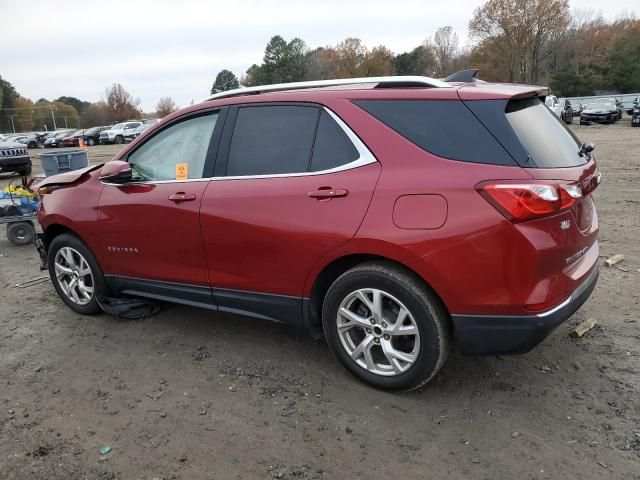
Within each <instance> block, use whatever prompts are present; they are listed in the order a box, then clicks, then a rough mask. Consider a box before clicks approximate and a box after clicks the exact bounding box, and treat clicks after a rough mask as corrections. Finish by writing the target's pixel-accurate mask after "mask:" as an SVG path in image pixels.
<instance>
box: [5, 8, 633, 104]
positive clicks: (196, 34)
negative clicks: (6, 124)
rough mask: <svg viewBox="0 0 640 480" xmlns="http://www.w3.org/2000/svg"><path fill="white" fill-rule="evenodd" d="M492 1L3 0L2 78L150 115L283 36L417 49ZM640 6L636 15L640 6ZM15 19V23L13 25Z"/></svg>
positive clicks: (252, 59) (246, 63) (257, 58)
mask: <svg viewBox="0 0 640 480" xmlns="http://www.w3.org/2000/svg"><path fill="white" fill-rule="evenodd" d="M482 3H484V2H483V0H421V1H414V0H406V1H405V0H353V1H349V0H323V1H321V2H312V1H306V0H295V1H292V0H280V1H274V0H272V1H266V0H226V1H224V2H221V1H217V0H216V1H214V0H210V1H203V0H172V1H167V0H155V1H151V0H129V1H120V0H108V1H103V2H87V1H86V0H84V1H76V0H59V1H51V0H49V1H33V0H21V1H16V0H0V23H1V24H2V27H1V28H0V76H2V77H3V78H4V79H5V80H8V81H9V82H11V83H12V84H13V85H14V87H15V88H16V89H17V90H18V92H19V93H20V94H21V95H22V96H24V97H27V98H31V99H32V100H34V101H36V100H38V99H40V98H46V99H48V100H53V99H55V98H58V97H60V96H63V95H64V96H73V97H77V98H80V99H82V100H86V101H92V102H93V101H98V100H100V99H101V96H103V95H104V90H105V88H106V87H108V86H109V85H111V84H112V83H114V82H117V83H121V84H122V85H123V86H124V87H125V88H126V89H127V90H128V91H129V93H131V95H132V96H133V97H134V98H137V99H139V100H140V105H141V107H142V108H143V110H144V111H146V112H151V111H154V110H155V105H156V103H157V102H158V100H159V99H160V97H164V96H170V97H172V98H173V99H174V101H175V102H176V103H177V104H178V105H179V106H181V107H183V106H186V105H189V104H190V103H191V102H192V101H195V102H198V101H200V100H202V99H204V98H205V97H206V96H207V95H208V93H209V91H210V89H211V85H212V84H213V80H214V79H215V76H216V74H217V72H218V71H220V70H222V69H223V68H227V69H229V70H231V71H232V72H234V73H235V74H236V75H237V76H238V77H240V76H241V75H242V74H243V73H244V72H245V71H246V69H247V68H248V67H250V66H251V65H252V64H253V63H258V64H259V63H261V61H262V56H263V54H264V47H265V45H266V44H267V42H268V41H269V39H270V38H271V37H272V36H273V35H276V34H279V35H282V36H283V37H284V38H285V39H287V40H290V39H291V38H293V37H296V36H297V37H300V38H302V39H303V40H304V41H305V42H306V44H307V46H308V47H311V48H315V47H318V46H325V45H335V44H336V43H338V42H340V41H341V40H343V39H344V38H347V37H358V38H360V39H361V40H362V41H363V42H364V43H365V45H366V46H368V47H374V46H376V45H380V44H382V45H385V46H387V47H388V48H390V49H391V50H392V51H393V52H395V53H401V52H404V51H407V50H410V49H412V48H414V47H416V46H417V45H419V44H420V43H422V42H423V41H424V40H425V38H427V37H429V36H432V35H433V34H434V32H435V31H436V30H437V29H438V28H439V27H441V26H443V25H451V26H452V27H453V29H454V30H455V31H456V32H457V34H458V36H459V37H460V40H461V43H463V44H464V43H466V42H467V25H468V22H469V20H470V18H471V16H472V14H473V10H474V9H475V8H476V7H477V6H479V5H481V4H482ZM602 5H603V2H602V1H601V0H570V6H571V8H572V9H576V8H579V9H593V10H595V11H596V12H599V13H602V14H603V16H604V17H605V18H610V19H612V18H615V17H617V16H618V15H619V14H620V12H622V11H626V12H628V13H635V14H636V15H637V14H640V11H639V10H640V6H639V5H638V0H608V1H607V2H606V6H607V8H606V10H603V8H602ZM634 10H635V12H634ZM8 19H15V21H7V20H8Z"/></svg>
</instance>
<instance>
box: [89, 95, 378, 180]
mask: <svg viewBox="0 0 640 480" xmlns="http://www.w3.org/2000/svg"><path fill="white" fill-rule="evenodd" d="M322 109H323V110H324V111H325V112H327V113H328V114H329V115H330V116H331V118H333V120H334V121H335V122H336V123H337V124H338V126H339V127H340V128H341V129H342V131H343V132H344V133H345V134H346V135H347V137H348V138H349V140H350V141H351V143H353V146H354V147H356V150H357V151H358V154H359V156H358V158H356V159H355V160H353V161H352V162H349V163H345V164H344V165H340V166H339V167H334V168H329V169H327V170H318V171H317V172H300V173H273V174H267V175H235V176H225V177H206V178H190V179H188V180H145V181H141V182H129V183H108V182H104V181H102V180H101V182H102V183H103V184H104V185H112V186H122V185H141V184H142V185H148V184H154V185H155V184H165V183H189V182H216V181H221V180H254V179H262V178H288V177H311V176H317V175H328V174H330V173H336V172H343V171H345V170H352V169H354V168H358V167H362V166H364V165H369V164H371V163H376V162H377V161H378V160H376V158H375V157H374V156H373V153H371V150H369V148H368V147H367V146H366V145H365V144H364V142H363V141H362V140H360V138H359V137H358V136H357V135H356V134H355V132H354V131H353V130H351V128H350V127H349V126H348V125H347V124H346V123H344V122H343V121H342V119H341V118H340V117H338V115H336V114H335V113H334V112H333V111H331V110H330V109H328V108H327V107H325V106H323V107H322Z"/></svg>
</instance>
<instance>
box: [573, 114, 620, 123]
mask: <svg viewBox="0 0 640 480" xmlns="http://www.w3.org/2000/svg"><path fill="white" fill-rule="evenodd" d="M615 118H616V117H615V116H614V115H613V114H609V113H607V114H602V115H590V114H585V113H583V114H582V115H581V116H580V121H581V122H584V123H591V122H596V123H607V122H611V121H613V120H614V119H615Z"/></svg>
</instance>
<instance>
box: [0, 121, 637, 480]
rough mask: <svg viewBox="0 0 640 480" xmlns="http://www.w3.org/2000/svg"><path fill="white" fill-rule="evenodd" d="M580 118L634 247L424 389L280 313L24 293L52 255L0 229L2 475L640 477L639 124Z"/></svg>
mask: <svg viewBox="0 0 640 480" xmlns="http://www.w3.org/2000/svg"><path fill="white" fill-rule="evenodd" d="M572 128H573V129H574V130H575V131H576V133H577V134H578V136H579V137H580V138H581V139H582V140H584V141H593V142H595V144H596V146H597V147H596V153H597V155H598V161H599V164H600V167H601V170H602V172H603V175H604V180H603V182H604V183H603V184H602V185H601V186H600V187H599V189H598V190H597V192H596V195H595V196H596V197H597V204H598V209H599V215H600V227H601V234H600V240H601V248H602V252H601V253H602V255H603V257H608V256H610V255H613V254H616V253H623V254H624V255H625V260H624V261H623V262H621V263H620V264H618V266H617V267H618V268H616V267H613V268H607V267H603V268H602V270H601V276H600V281H599V284H598V286H597V288H596V290H595V292H594V294H593V296H592V297H591V299H590V300H589V301H588V302H587V303H586V304H585V305H584V306H583V308H582V309H581V310H580V311H579V312H578V313H576V314H575V315H574V316H573V317H572V318H571V319H569V321H568V322H567V323H566V324H564V325H562V326H561V327H560V328H559V329H558V330H557V331H556V332H555V333H554V334H552V335H551V336H550V337H549V338H548V339H547V340H546V341H545V342H544V343H543V344H541V345H540V346H539V347H538V348H536V349H535V350H534V351H533V352H531V353H529V354H527V355H523V356H515V357H483V358H475V357H463V356H460V355H458V354H456V353H454V354H453V355H452V356H451V357H450V359H449V361H448V363H447V364H446V366H445V367H444V369H443V370H442V372H441V373H440V374H439V375H438V377H437V378H436V379H435V380H434V381H433V382H432V383H431V384H429V385H427V386H426V387H424V388H423V389H421V390H419V391H417V392H413V393H409V394H390V393H384V392H380V391H376V390H373V389H371V388H369V387H367V386H365V385H363V384H361V383H359V382H358V381H356V380H355V379H354V378H352V377H351V376H350V375H349V374H348V373H347V372H346V371H345V370H344V369H343V368H342V367H341V366H340V365H339V364H338V363H337V361H336V360H335V359H334V358H333V357H332V356H331V355H330V353H329V351H328V349H327V346H326V345H325V344H324V343H323V342H314V341H312V340H310V339H307V338H304V337H300V336H297V335H296V334H295V333H293V332H291V331H289V330H287V329H286V328H284V327H282V326H279V325H274V324H269V323H263V322H260V321H257V320H253V319H249V318H244V317H238V316H231V315H223V314H216V313H212V312H210V311H205V310H198V309H195V308H189V307H184V306H172V307H168V308H166V309H165V310H163V311H162V312H161V313H160V314H158V315H157V316H155V317H152V318H149V319H146V320H143V321H116V320H114V319H112V318H110V317H107V316H104V315H102V316H99V317H81V316H78V315H76V314H74V313H72V312H71V311H70V310H69V309H67V308H66V307H65V306H64V305H63V303H62V302H61V301H60V300H59V299H58V298H57V297H56V295H55V293H54V290H53V288H52V286H51V284H50V283H49V282H44V283H39V284H36V285H35V286H32V287H29V288H16V287H15V284H16V283H18V282H21V281H24V280H28V279H31V278H37V277H39V276H40V273H39V271H38V260H37V255H36V252H35V250H34V249H32V248H30V247H21V248H18V247H13V246H12V245H10V244H9V243H8V242H7V240H6V237H5V234H4V228H2V229H0V292H1V293H0V298H1V299H2V300H1V301H0V385H1V388H0V478H2V479H47V480H57V479H60V480H62V479H64V480H68V479H116V478H117V479H154V478H162V479H165V480H167V479H213V478H218V479H235V478H237V479H252V478H259V479H265V478H266V479H269V478H283V479H290V478H296V479H297V478H327V479H333V478H368V479H378V478H380V479H388V478H448V479H468V478H487V479H500V478H508V479H512V478H520V479H534V478H535V479H538V478H540V479H543V478H549V479H561V478H581V479H585V478H594V479H595V478H612V479H613V478H615V479H617V478H620V479H639V478H640V396H639V394H640V375H639V371H640V344H639V342H638V340H639V339H640V334H639V331H638V326H639V323H638V322H639V321H640V320H639V319H638V313H639V312H640V308H639V305H638V302H639V299H640V288H638V286H639V284H640V282H639V280H640V236H639V234H638V232H639V231H640V187H639V185H640V153H638V152H640V129H632V128H630V127H629V121H628V119H627V118H625V119H624V121H623V122H619V123H618V124H616V125H612V126H608V125H607V126H582V127H581V126H576V125H574V126H573V127H572ZM118 148H119V147H117V146H106V147H94V148H92V149H90V150H89V152H90V158H91V161H95V162H98V161H104V160H106V159H108V158H109V157H110V156H111V155H113V154H114V153H115V152H116V151H117V149H118ZM7 179H8V178H7V177H2V179H0V184H1V185H4V184H6V183H7ZM601 262H603V263H604V258H602V259H601ZM591 317H593V318H595V319H597V320H598V322H599V324H598V326H597V327H596V328H594V329H593V330H591V331H590V332H589V333H588V334H586V335H585V336H584V337H583V338H581V339H573V338H570V337H569V335H568V333H569V332H570V330H571V329H572V328H573V327H575V325H576V324H578V323H579V322H581V321H583V320H585V319H587V318H591ZM103 447H111V451H110V452H109V453H106V454H101V453H100V449H101V448H103Z"/></svg>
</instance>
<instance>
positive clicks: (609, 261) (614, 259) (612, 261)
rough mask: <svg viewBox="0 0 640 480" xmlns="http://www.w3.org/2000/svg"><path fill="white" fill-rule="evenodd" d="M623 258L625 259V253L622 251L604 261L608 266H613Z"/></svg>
mask: <svg viewBox="0 0 640 480" xmlns="http://www.w3.org/2000/svg"><path fill="white" fill-rule="evenodd" d="M622 260H624V255H623V254H621V253H618V254H616V255H614V256H613V257H611V258H608V259H607V260H606V261H605V262H604V263H605V264H606V265H607V267H613V266H614V265H615V264H616V263H619V262H621V261H622Z"/></svg>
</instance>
